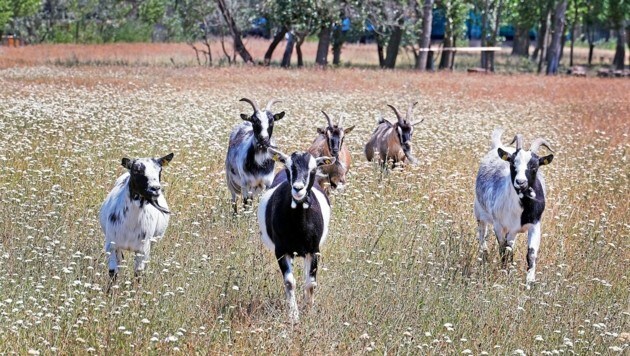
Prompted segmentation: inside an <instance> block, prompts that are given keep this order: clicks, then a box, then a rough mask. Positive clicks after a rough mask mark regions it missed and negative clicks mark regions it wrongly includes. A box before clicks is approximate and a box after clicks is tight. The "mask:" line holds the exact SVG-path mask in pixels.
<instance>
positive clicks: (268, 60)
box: [264, 26, 289, 66]
mask: <svg viewBox="0 0 630 356" xmlns="http://www.w3.org/2000/svg"><path fill="white" fill-rule="evenodd" d="M288 30H289V29H288V28H286V27H285V26H283V27H281V28H280V29H278V32H276V34H275V35H274V36H273V40H272V41H271V43H270V44H269V48H267V52H265V59H264V65H266V66H268V65H269V64H270V63H271V57H272V56H273V51H275V50H276V47H278V44H280V42H282V40H283V39H284V35H286V34H287V31H288Z"/></svg>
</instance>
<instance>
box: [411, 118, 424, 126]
mask: <svg viewBox="0 0 630 356" xmlns="http://www.w3.org/2000/svg"><path fill="white" fill-rule="evenodd" d="M422 121H424V118H422V119H421V120H417V121H414V122H413V123H412V124H411V126H416V125H418V124H419V123H421V122H422Z"/></svg>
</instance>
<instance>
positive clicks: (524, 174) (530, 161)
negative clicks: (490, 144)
mask: <svg viewBox="0 0 630 356" xmlns="http://www.w3.org/2000/svg"><path fill="white" fill-rule="evenodd" d="M497 153H498V154H499V157H501V159H502V160H504V161H507V162H509V163H510V175H511V179H512V185H513V186H514V189H515V190H516V192H517V193H518V194H519V195H520V194H524V195H526V196H530V187H533V186H534V183H535V182H536V174H537V173H538V168H539V167H540V166H544V165H547V164H549V163H551V161H552V160H553V155H552V154H551V155H548V156H544V157H538V155H537V154H535V153H533V152H531V151H526V150H522V149H518V150H516V151H515V152H514V153H511V154H510V153H508V152H506V151H504V150H503V149H501V148H498V149H497Z"/></svg>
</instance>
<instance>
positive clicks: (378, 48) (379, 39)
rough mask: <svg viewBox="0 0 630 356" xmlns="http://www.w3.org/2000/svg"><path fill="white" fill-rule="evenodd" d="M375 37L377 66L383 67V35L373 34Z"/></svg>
mask: <svg viewBox="0 0 630 356" xmlns="http://www.w3.org/2000/svg"><path fill="white" fill-rule="evenodd" d="M374 36H375V37H376V52H377V53H378V66H379V67H381V68H384V67H385V55H384V54H383V50H384V49H383V37H382V36H381V35H379V34H378V33H377V34H375V35H374Z"/></svg>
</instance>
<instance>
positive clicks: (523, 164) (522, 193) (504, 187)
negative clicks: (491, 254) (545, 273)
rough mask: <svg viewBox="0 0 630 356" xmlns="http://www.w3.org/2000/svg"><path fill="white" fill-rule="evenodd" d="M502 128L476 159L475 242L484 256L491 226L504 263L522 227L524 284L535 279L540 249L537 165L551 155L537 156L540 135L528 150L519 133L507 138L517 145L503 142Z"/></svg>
mask: <svg viewBox="0 0 630 356" xmlns="http://www.w3.org/2000/svg"><path fill="white" fill-rule="evenodd" d="M502 134H503V130H502V129H495V130H494V132H493V133H492V149H491V150H490V152H488V153H487V154H486V155H485V156H484V158H483V159H482V160H481V165H480V167H479V172H478V174H477V181H476V188H475V207H474V212H475V217H476V219H477V223H478V234H479V246H480V249H481V251H482V253H483V256H484V259H485V258H486V255H487V249H488V247H487V245H486V233H487V230H488V225H489V224H490V225H492V226H493V227H494V233H495V235H496V237H497V241H498V243H499V253H500V256H501V261H502V264H503V267H504V268H506V267H507V264H508V263H511V262H512V260H513V257H514V255H513V249H514V242H515V240H516V234H517V233H519V232H525V231H527V237H528V241H527V246H528V250H527V279H526V281H527V285H528V286H529V285H530V284H531V283H532V282H534V281H535V280H536V258H537V256H538V249H539V247H540V236H541V217H542V214H543V211H544V210H545V179H544V177H543V174H542V173H541V172H538V168H539V167H541V166H544V165H547V164H549V163H551V161H552V160H553V154H550V155H548V156H544V157H539V156H538V149H539V148H540V147H541V146H544V147H546V148H547V149H548V150H550V151H551V149H550V148H549V146H550V145H549V143H548V142H547V141H546V140H545V139H542V138H537V139H535V140H534V141H533V142H532V144H531V146H530V149H529V151H528V150H526V149H524V148H523V136H522V135H520V134H518V135H516V136H515V137H514V139H513V140H512V142H511V143H510V145H511V144H513V143H514V142H516V149H514V148H511V147H507V146H503V144H502V143H501V135H502Z"/></svg>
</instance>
